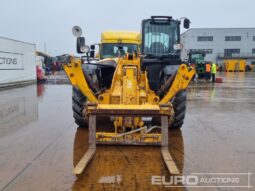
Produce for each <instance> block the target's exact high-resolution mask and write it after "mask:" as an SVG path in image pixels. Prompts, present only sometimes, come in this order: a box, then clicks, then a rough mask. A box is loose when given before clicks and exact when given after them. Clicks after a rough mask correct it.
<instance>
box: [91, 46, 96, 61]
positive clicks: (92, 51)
mask: <svg viewBox="0 0 255 191" xmlns="http://www.w3.org/2000/svg"><path fill="white" fill-rule="evenodd" d="M94 57H95V45H90V58H94Z"/></svg>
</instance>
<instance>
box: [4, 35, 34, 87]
mask: <svg viewBox="0 0 255 191" xmlns="http://www.w3.org/2000/svg"><path fill="white" fill-rule="evenodd" d="M35 51H36V46H35V45H34V44H30V43H25V42H20V41H16V40H12V39H7V38H2V37H0V87H5V86H10V85H17V84H22V83H28V82H34V81H36V56H35Z"/></svg>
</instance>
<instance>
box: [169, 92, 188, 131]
mask: <svg viewBox="0 0 255 191" xmlns="http://www.w3.org/2000/svg"><path fill="white" fill-rule="evenodd" d="M172 104H173V108H174V118H173V122H172V123H171V125H170V128H171V129H180V128H181V127H182V125H183V123H184V118H185V113H186V91H185V90H184V91H181V92H179V93H178V94H177V95H176V96H175V99H174V100H173V102H172Z"/></svg>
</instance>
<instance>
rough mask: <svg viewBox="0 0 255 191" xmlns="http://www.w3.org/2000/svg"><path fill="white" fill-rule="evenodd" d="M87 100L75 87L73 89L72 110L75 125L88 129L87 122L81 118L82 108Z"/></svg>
mask: <svg viewBox="0 0 255 191" xmlns="http://www.w3.org/2000/svg"><path fill="white" fill-rule="evenodd" d="M86 101H87V98H86V97H85V96H84V95H83V94H82V93H81V92H80V90H79V89H78V88H77V87H73V95H72V109H73V117H74V120H75V123H76V124H77V125H78V126H79V127H88V121H87V120H86V118H85V117H84V116H83V113H82V112H83V108H84V105H85V103H86Z"/></svg>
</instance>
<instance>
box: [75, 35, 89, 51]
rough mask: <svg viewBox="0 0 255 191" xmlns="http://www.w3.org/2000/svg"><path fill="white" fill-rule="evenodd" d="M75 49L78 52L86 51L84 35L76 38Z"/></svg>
mask: <svg viewBox="0 0 255 191" xmlns="http://www.w3.org/2000/svg"><path fill="white" fill-rule="evenodd" d="M76 49H77V53H79V54H82V53H85V52H86V51H87V46H86V43H85V38H84V37H78V38H77V41H76Z"/></svg>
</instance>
